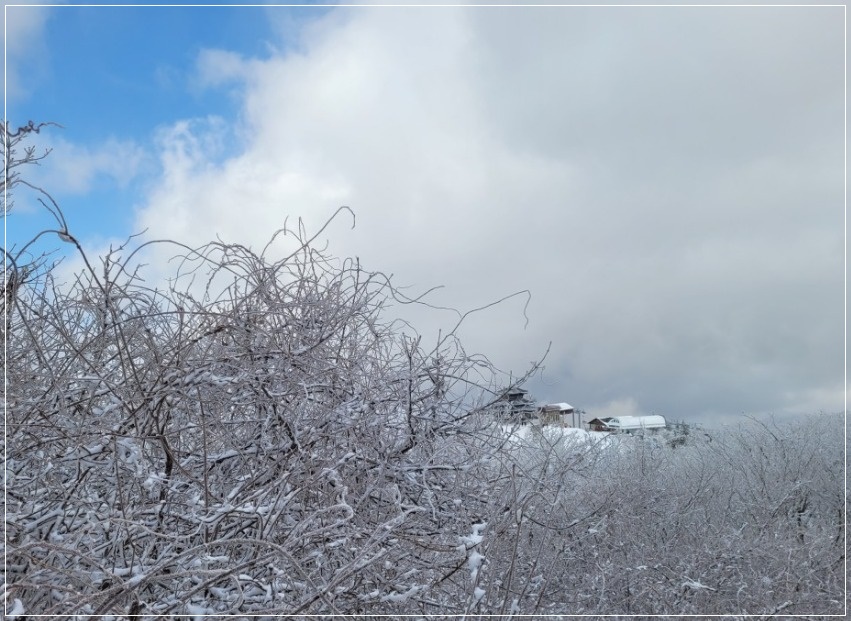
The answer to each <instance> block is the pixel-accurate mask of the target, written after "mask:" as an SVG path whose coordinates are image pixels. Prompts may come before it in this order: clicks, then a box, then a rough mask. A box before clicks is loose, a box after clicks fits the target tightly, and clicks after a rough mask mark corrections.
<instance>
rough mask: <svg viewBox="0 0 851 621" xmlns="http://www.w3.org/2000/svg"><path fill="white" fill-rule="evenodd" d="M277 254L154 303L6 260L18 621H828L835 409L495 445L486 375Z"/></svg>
mask: <svg viewBox="0 0 851 621" xmlns="http://www.w3.org/2000/svg"><path fill="white" fill-rule="evenodd" d="M10 157H11V155H10V152H9V150H8V149H7V162H8V161H9V158H10ZM46 205H50V206H51V208H54V209H56V208H55V205H54V204H53V203H52V202H47V203H46ZM59 213H60V216H61V212H59ZM58 226H59V228H58V230H57V233H59V234H60V237H61V238H62V239H64V240H65V241H70V242H71V243H73V244H74V245H75V246H77V244H76V240H75V239H74V238H73V236H72V235H71V234H70V232H69V231H68V230H67V228H66V227H65V224H64V220H62V219H58ZM281 235H282V238H283V239H285V240H286V239H288V240H290V241H293V240H294V241H295V244H294V245H293V246H292V247H293V248H294V250H293V252H292V253H291V254H289V255H288V256H285V257H283V258H277V259H273V258H271V257H272V255H273V248H275V247H276V246H272V245H270V246H268V247H267V248H266V249H264V250H263V251H262V252H255V251H252V250H251V249H249V248H245V247H242V246H239V245H235V244H225V243H222V242H215V243H211V244H209V245H207V246H205V247H203V248H199V249H187V248H183V247H180V246H179V245H174V248H175V249H176V251H175V252H176V254H178V255H179V256H178V260H177V262H176V267H175V274H174V277H173V279H172V280H171V281H170V282H169V284H168V286H165V287H163V288H159V289H157V288H149V287H148V286H147V285H146V283H145V282H144V281H143V280H141V278H140V275H139V273H137V272H136V271H134V270H133V269H131V267H130V266H131V265H133V264H134V254H133V252H132V251H130V250H129V249H123V248H120V249H117V250H115V251H113V252H111V253H110V254H108V255H107V256H105V257H102V258H101V259H100V260H99V262H94V264H93V265H92V264H90V263H89V262H88V261H87V262H86V265H87V267H86V268H85V269H83V270H81V272H80V273H79V275H78V276H77V277H76V280H74V281H73V282H71V283H69V284H64V285H62V286H60V285H57V283H56V282H55V280H54V275H53V271H52V270H50V269H47V268H46V267H44V265H45V264H44V263H43V262H42V263H38V262H36V263H35V264H33V263H30V264H29V265H30V267H29V268H26V267H25V266H22V265H21V263H22V260H21V257H22V256H23V255H22V254H21V253H15V252H12V251H8V252H6V258H7V262H6V265H7V270H8V273H9V274H11V275H12V277H11V278H7V280H6V281H5V283H4V285H5V294H6V295H5V298H4V299H5V300H6V322H5V324H4V330H5V337H6V343H7V349H6V350H5V359H4V364H5V367H6V371H7V377H8V384H7V386H6V393H5V395H4V396H5V405H6V433H7V435H6V444H5V449H6V450H5V453H4V460H5V462H4V463H5V467H6V470H5V472H6V480H5V483H6V540H5V546H6V548H5V551H6V555H7V556H6V559H7V565H6V567H5V576H4V584H5V590H4V593H5V602H6V606H7V612H8V613H9V614H10V616H15V615H20V614H52V615H56V616H60V617H61V616H70V615H83V616H87V615H88V616H92V615H124V616H127V615H131V616H132V615H142V614H145V615H158V616H163V617H167V616H169V615H174V614H191V615H200V614H213V613H219V614H240V613H242V614H269V615H272V614H297V613H305V614H307V613H314V614H357V613H366V614H377V613H385V614H394V613H413V614H417V613H429V614H462V613H473V614H483V613H489V614H496V613H503V614H513V613H534V612H538V613H566V614H570V613H575V614H595V613H606V614H612V613H616V614H621V613H622V614H658V613H709V614H716V613H734V614H746V613H764V614H770V613H775V612H780V611H783V612H784V613H786V614H807V613H809V614H827V613H837V612H840V611H841V610H842V598H843V573H842V569H843V562H844V556H843V554H844V553H843V549H844V548H843V546H844V539H843V536H844V531H843V527H844V490H843V486H842V465H843V455H844V453H843V445H842V421H841V419H840V418H839V417H834V418H829V417H828V418H826V419H825V420H824V421H823V422H822V424H821V426H820V428H819V429H818V430H812V429H810V428H807V427H804V426H798V427H790V426H787V427H783V426H780V425H763V424H757V423H753V424H751V425H749V426H747V427H743V428H741V429H738V430H731V431H729V432H723V433H722V432H719V433H713V434H712V437H711V438H709V437H706V436H695V435H694V434H693V435H692V436H689V437H688V438H687V439H685V440H683V439H680V440H679V441H678V442H676V446H677V448H672V447H671V446H670V445H669V444H667V443H666V442H665V441H664V438H662V437H653V438H646V439H641V438H635V437H623V438H607V439H604V440H601V441H594V442H589V441H586V439H585V436H573V435H567V436H565V435H562V434H553V433H552V432H551V430H547V429H544V430H543V431H541V432H537V431H532V430H531V429H530V428H526V429H525V430H524V431H523V432H521V433H517V432H515V433H509V432H508V431H507V430H506V428H504V427H503V426H502V425H501V424H499V422H498V417H495V416H493V412H492V411H491V408H490V406H491V405H492V404H493V402H494V401H495V400H496V399H497V398H498V397H499V396H500V394H501V391H500V390H497V389H496V388H495V386H496V385H499V383H500V379H499V377H498V375H497V374H496V372H495V370H494V369H493V368H492V367H491V366H490V365H489V364H488V363H487V361H486V359H484V358H481V357H476V356H470V355H468V354H467V353H466V352H465V351H464V350H463V348H462V347H461V345H460V343H459V342H458V341H457V339H455V337H454V336H453V334H452V332H450V334H449V336H445V337H442V338H440V339H439V341H438V342H437V344H436V345H434V346H432V347H426V346H424V345H423V342H422V340H421V339H419V338H417V337H412V336H411V334H412V332H411V330H404V331H403V330H400V329H398V326H397V325H395V324H393V323H392V322H387V321H386V320H384V315H383V312H384V310H383V309H384V307H385V305H386V303H387V302H388V301H393V300H400V299H402V298H400V295H399V293H398V292H397V291H396V290H394V289H393V287H392V285H391V284H390V283H389V282H388V281H387V279H386V278H385V277H383V276H382V275H381V274H376V273H370V272H366V271H364V270H363V269H361V267H360V266H359V265H358V264H357V263H356V262H352V261H335V260H334V259H332V258H331V257H329V256H328V255H327V254H326V253H325V252H323V251H321V250H319V249H317V248H315V247H314V246H313V245H312V243H311V240H310V239H308V238H307V235H306V233H305V232H304V231H303V229H301V228H299V229H297V230H295V231H282V232H281ZM77 248H78V251H80V250H79V246H77ZM33 265H35V266H41V267H38V268H36V267H33ZM24 272H26V278H21V275H22V274H24ZM503 384H504V382H503ZM515 431H516V430H515Z"/></svg>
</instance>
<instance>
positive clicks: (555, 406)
mask: <svg viewBox="0 0 851 621" xmlns="http://www.w3.org/2000/svg"><path fill="white" fill-rule="evenodd" d="M541 409H542V410H558V411H560V412H567V411H569V410H572V409H573V406H572V405H570V404H569V403H547V404H545V405H542V406H541Z"/></svg>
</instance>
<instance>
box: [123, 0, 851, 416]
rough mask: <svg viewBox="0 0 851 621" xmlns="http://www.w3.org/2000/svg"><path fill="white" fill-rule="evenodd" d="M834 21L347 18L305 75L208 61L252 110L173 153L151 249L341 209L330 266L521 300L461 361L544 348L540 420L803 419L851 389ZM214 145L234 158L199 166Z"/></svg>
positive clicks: (257, 230)
mask: <svg viewBox="0 0 851 621" xmlns="http://www.w3.org/2000/svg"><path fill="white" fill-rule="evenodd" d="M700 11H702V12H700ZM835 17H836V15H835V14H833V13H830V12H829V11H827V10H823V11H818V10H813V9H786V10H774V11H773V12H772V10H771V9H762V10H748V9H741V10H739V9H737V10H724V9H722V8H714V9H705V10H701V9H690V10H688V11H677V10H674V9H671V10H665V9H655V10H650V9H623V10H615V9H609V10H605V11H603V10H594V9H575V8H574V9H565V8H562V9H538V10H533V9H528V8H527V9H521V8H519V7H515V8H505V9H490V10H485V9H475V8H466V9H463V8H455V9H449V8H443V9H435V8H425V7H421V8H357V9H337V10H334V11H332V12H330V13H329V14H327V15H326V16H325V17H324V18H323V19H321V20H319V21H318V22H316V23H314V24H311V25H310V26H309V27H306V28H305V30H303V32H302V38H301V45H300V47H299V50H298V52H297V53H295V52H294V53H291V54H289V55H280V54H277V55H276V54H273V55H272V56H271V57H269V58H267V59H246V58H241V57H239V56H237V55H235V54H233V53H231V52H228V51H222V50H219V51H215V50H207V51H205V52H203V53H202V54H201V56H200V57H199V61H198V76H197V83H198V84H199V85H203V86H206V87H217V86H224V85H231V86H232V85H233V84H234V80H236V81H237V82H238V83H240V84H242V86H241V88H242V89H243V96H244V106H243V110H242V115H241V117H240V119H239V122H238V124H237V125H236V126H234V127H228V126H222V125H215V124H214V125H212V126H209V125H205V124H195V125H192V124H189V125H186V124H180V125H177V126H176V127H175V129H174V131H173V133H172V134H170V135H168V136H164V138H163V153H162V162H163V167H164V174H163V178H162V179H161V182H160V183H158V185H157V187H156V188H155V189H154V191H153V192H152V194H151V196H150V197H149V200H148V202H147V206H146V207H145V208H144V209H143V210H142V211H141V212H140V213H139V218H138V228H144V227H149V228H150V229H151V231H152V235H153V236H160V235H164V234H168V235H169V236H172V237H175V238H178V239H181V240H184V241H189V242H193V243H202V242H204V241H207V240H208V239H210V238H212V237H213V236H214V235H215V234H221V235H222V236H223V237H225V238H227V239H232V240H238V241H241V242H244V243H252V244H256V245H259V244H262V243H264V242H265V241H266V240H267V239H268V236H269V235H270V234H271V232H272V231H273V230H274V229H276V228H278V227H280V226H281V225H282V224H283V222H284V219H285V217H286V216H288V215H292V216H303V217H304V218H305V220H306V221H307V223H308V226H309V228H311V229H313V230H316V229H317V228H318V227H319V226H320V225H321V223H322V222H323V221H324V219H325V218H326V217H327V216H328V215H330V214H331V213H333V212H334V210H335V209H336V208H337V207H338V206H339V205H341V204H348V205H351V206H352V207H353V208H354V209H355V211H356V213H357V216H358V227H357V229H355V231H353V232H349V231H347V226H339V227H332V229H331V232H330V233H329V235H331V236H332V237H333V246H332V248H333V249H334V250H335V251H336V252H337V253H338V254H345V255H358V256H360V257H361V259H362V260H363V261H364V263H365V264H366V265H367V267H370V268H374V269H382V270H384V271H386V272H393V273H395V274H396V277H397V281H398V282H399V283H401V284H407V283H414V284H416V285H418V286H421V287H422V288H423V289H425V288H428V287H430V286H432V285H435V284H444V285H446V288H445V289H443V290H441V291H440V292H438V293H437V294H436V295H435V297H434V302H435V303H437V304H449V305H454V306H457V307H460V308H462V309H467V308H471V307H474V306H478V305H481V304H483V303H486V302H488V301H490V300H493V299H495V298H498V297H501V296H502V295H505V294H507V293H510V292H512V291H516V290H520V289H525V288H529V289H531V290H532V293H533V300H532V303H531V305H530V309H529V316H530V320H531V323H530V327H529V329H528V330H526V331H523V323H524V320H523V317H522V302H521V301H520V300H519V299H515V300H513V301H511V302H509V303H508V304H506V305H505V306H503V307H501V308H496V309H490V310H488V311H486V312H485V313H483V314H481V315H480V316H479V317H478V318H477V319H476V320H474V321H471V322H470V323H469V324H468V325H467V326H466V327H465V328H464V329H463V336H464V337H465V338H466V339H467V342H468V344H469V347H470V349H471V350H480V351H485V352H486V353H489V354H491V355H492V357H493V358H494V361H495V362H497V363H498V364H499V365H500V366H502V367H504V368H510V369H513V370H514V371H515V372H520V371H522V370H523V368H524V366H525V365H526V363H528V362H529V361H530V360H533V359H535V358H537V357H538V356H539V355H540V354H541V353H542V352H543V351H544V350H545V349H546V346H547V343H548V342H549V341H552V342H553V349H552V352H551V354H550V357H549V358H548V360H547V370H546V372H545V374H544V381H542V382H539V383H538V384H535V385H533V390H534V391H535V392H536V393H537V396H538V397H539V398H541V399H544V400H555V401H559V400H567V401H570V402H571V403H575V404H576V405H577V406H578V407H583V404H599V403H602V404H606V403H614V404H616V405H619V406H620V405H623V407H627V406H630V407H633V406H634V404H641V407H642V408H643V409H646V410H648V411H653V412H654V413H659V414H668V413H670V412H676V414H677V417H682V418H689V417H690V416H705V417H709V416H713V415H715V414H719V415H720V414H722V413H729V412H733V413H737V412H739V411H751V412H755V411H770V410H778V409H783V408H787V407H792V406H793V403H792V401H791V400H790V399H791V397H789V395H790V394H800V393H801V391H807V390H815V391H818V390H821V389H822V388H823V387H825V386H828V387H830V386H833V383H834V382H835V378H836V377H837V375H838V374H839V373H840V371H839V369H840V368H841V364H842V344H841V334H842V332H841V330H842V321H843V319H842V311H841V308H842V302H841V294H840V292H841V290H842V282H843V281H842V278H843V273H842V263H841V261H842V231H841V228H840V226H841V222H842V205H843V184H842V179H843V169H842V166H843V164H842V161H843V159H842V156H843V142H842V133H841V129H842V127H843V125H842V123H843V119H844V116H843V115H844V112H843V94H844V91H843V77H844V76H843V56H842V54H843V32H842V28H841V20H839V22H836V21H835V20H834V18H835ZM837 23H838V24H839V25H837ZM224 134H227V135H228V136H231V137H236V138H237V142H238V144H239V145H240V148H239V150H237V151H235V152H232V153H230V152H228V151H227V149H226V148H225V149H224V151H222V150H221V149H220V148H219V149H218V150H217V148H218V147H217V148H213V147H209V146H204V141H208V140H213V142H214V143H216V139H217V137H221V136H223V135H224ZM211 154H213V155H212V156H211ZM417 320H418V321H424V322H425V323H426V325H429V322H431V321H433V320H432V319H424V318H423V317H421V316H418V317H417ZM450 320H451V317H449V316H444V317H441V321H442V322H443V323H444V325H445V324H446V323H447V322H448V321H450ZM630 404H633V405H630ZM634 407H638V406H634ZM623 413H626V412H623Z"/></svg>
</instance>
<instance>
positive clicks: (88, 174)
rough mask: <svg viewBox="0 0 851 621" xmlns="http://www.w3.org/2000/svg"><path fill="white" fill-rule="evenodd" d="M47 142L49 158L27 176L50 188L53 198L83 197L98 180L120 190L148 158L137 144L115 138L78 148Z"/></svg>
mask: <svg viewBox="0 0 851 621" xmlns="http://www.w3.org/2000/svg"><path fill="white" fill-rule="evenodd" d="M38 142H42V141H41V140H39V141H38ZM49 142H50V145H51V147H50V148H51V153H50V157H48V158H47V159H45V160H44V161H43V163H42V165H41V167H40V168H38V169H33V171H31V175H32V177H33V178H34V179H35V181H36V183H38V184H41V185H43V186H44V187H50V188H51V191H52V192H53V193H54V194H56V195H60V194H77V195H81V194H85V193H87V192H89V191H90V190H91V189H92V187H93V185H94V184H95V182H96V180H97V179H98V178H101V177H106V178H108V179H110V180H112V181H114V182H115V183H116V184H117V185H118V186H119V187H124V186H126V185H127V184H128V183H129V182H130V181H131V180H133V179H134V178H135V177H136V176H137V175H138V174H139V172H140V171H141V170H142V168H143V166H144V165H145V161H146V159H147V158H148V156H147V155H146V153H145V151H144V149H142V147H140V146H139V145H138V144H136V143H134V142H132V141H127V140H119V139H117V138H109V139H107V140H106V141H104V142H102V143H100V144H96V145H80V144H74V143H71V142H68V141H67V140H63V139H62V138H57V137H55V136H51V137H50V141H49ZM47 180H49V184H48V183H46V181H47Z"/></svg>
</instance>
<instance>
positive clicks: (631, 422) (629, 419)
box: [608, 414, 666, 429]
mask: <svg viewBox="0 0 851 621" xmlns="http://www.w3.org/2000/svg"><path fill="white" fill-rule="evenodd" d="M608 424H609V427H618V428H620V429H642V428H643V429H656V428H659V427H665V426H666V423H665V417H664V416H659V415H657V414H654V415H652V416H618V417H616V418H613V419H612V420H610V421H609V423H608Z"/></svg>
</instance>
